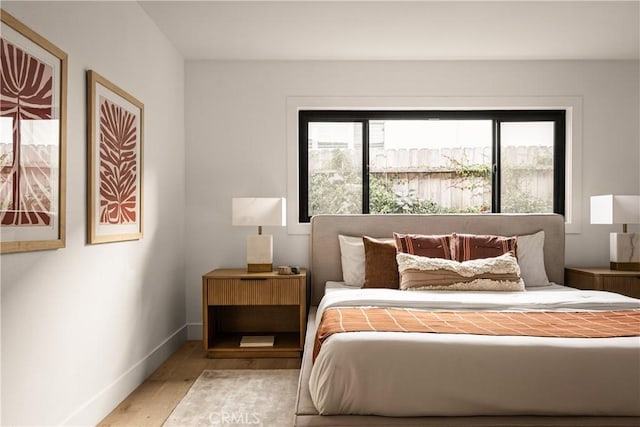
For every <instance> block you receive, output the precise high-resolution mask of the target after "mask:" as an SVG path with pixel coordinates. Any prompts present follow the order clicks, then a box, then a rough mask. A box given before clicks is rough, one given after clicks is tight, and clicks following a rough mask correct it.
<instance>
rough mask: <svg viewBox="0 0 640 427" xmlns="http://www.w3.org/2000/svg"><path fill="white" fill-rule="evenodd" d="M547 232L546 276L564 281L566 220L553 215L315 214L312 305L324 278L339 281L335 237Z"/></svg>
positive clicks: (338, 245)
mask: <svg viewBox="0 0 640 427" xmlns="http://www.w3.org/2000/svg"><path fill="white" fill-rule="evenodd" d="M540 230H544V232H545V241H544V264H545V268H546V270H547V276H548V277H549V280H550V281H552V282H555V283H559V284H562V283H564V218H563V217H562V216H561V215H557V214H476V215H473V214H468V215H467V214H447V215H316V216H314V217H313V218H312V220H311V266H310V270H311V304H312V305H318V304H319V302H320V299H322V296H323V295H324V285H325V282H327V281H329V280H333V281H340V280H342V266H341V262H340V244H339V243H338V235H339V234H344V235H349V236H362V235H366V236H371V237H392V235H393V232H394V231H395V232H398V233H413V234H449V233H454V232H456V233H470V234H494V235H501V236H514V235H525V234H532V233H536V232H538V231H540Z"/></svg>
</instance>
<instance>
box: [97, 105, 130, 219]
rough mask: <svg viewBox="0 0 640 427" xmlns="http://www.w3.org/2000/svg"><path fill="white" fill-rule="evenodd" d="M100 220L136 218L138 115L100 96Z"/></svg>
mask: <svg viewBox="0 0 640 427" xmlns="http://www.w3.org/2000/svg"><path fill="white" fill-rule="evenodd" d="M99 105H100V114H99V117H100V133H99V141H100V142H99V144H100V212H99V214H100V223H101V224H131V223H135V222H136V205H137V196H136V190H137V176H138V171H137V164H136V163H137V160H138V157H137V153H136V142H137V139H138V138H137V133H138V129H137V127H136V116H135V115H134V114H132V113H131V112H129V111H127V110H125V109H124V108H122V107H120V106H118V105H116V104H114V103H113V102H111V101H109V100H107V99H105V98H103V97H100V102H99Z"/></svg>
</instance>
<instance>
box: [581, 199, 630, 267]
mask: <svg viewBox="0 0 640 427" xmlns="http://www.w3.org/2000/svg"><path fill="white" fill-rule="evenodd" d="M639 223H640V196H617V195H612V194H607V195H603V196H591V224H622V233H611V234H610V235H609V245H610V246H609V255H610V256H609V260H610V265H611V269H612V270H629V271H635V270H639V271H640V233H628V232H627V224H639Z"/></svg>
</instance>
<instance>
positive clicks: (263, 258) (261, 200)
mask: <svg viewBox="0 0 640 427" xmlns="http://www.w3.org/2000/svg"><path fill="white" fill-rule="evenodd" d="M231 204H232V206H231V211H232V222H233V225H252V226H257V227H258V234H250V235H248V236H247V271H248V272H249V273H263V272H270V271H273V236H271V235H270V234H262V227H263V226H281V227H284V226H285V225H287V221H286V210H287V209H286V200H285V198H284V197H281V198H273V197H234V198H233V199H232V201H231Z"/></svg>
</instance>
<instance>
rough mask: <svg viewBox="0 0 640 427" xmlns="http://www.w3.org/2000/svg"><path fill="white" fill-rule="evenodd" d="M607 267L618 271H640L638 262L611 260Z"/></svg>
mask: <svg viewBox="0 0 640 427" xmlns="http://www.w3.org/2000/svg"><path fill="white" fill-rule="evenodd" d="M609 268H610V269H612V270H618V271H640V262H613V261H611V262H610V263H609Z"/></svg>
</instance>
